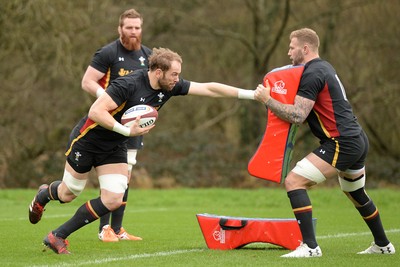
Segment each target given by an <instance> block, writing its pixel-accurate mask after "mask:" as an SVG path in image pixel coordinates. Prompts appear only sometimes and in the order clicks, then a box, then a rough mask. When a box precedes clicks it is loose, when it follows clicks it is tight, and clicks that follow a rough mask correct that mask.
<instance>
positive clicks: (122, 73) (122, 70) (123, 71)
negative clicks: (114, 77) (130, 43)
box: [118, 68, 132, 76]
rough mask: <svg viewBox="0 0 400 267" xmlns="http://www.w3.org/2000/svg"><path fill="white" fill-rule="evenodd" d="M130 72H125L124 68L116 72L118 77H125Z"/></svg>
mask: <svg viewBox="0 0 400 267" xmlns="http://www.w3.org/2000/svg"><path fill="white" fill-rule="evenodd" d="M131 72H132V70H126V69H124V68H120V69H119V71H118V75H119V76H125V75H128V74H129V73H131Z"/></svg>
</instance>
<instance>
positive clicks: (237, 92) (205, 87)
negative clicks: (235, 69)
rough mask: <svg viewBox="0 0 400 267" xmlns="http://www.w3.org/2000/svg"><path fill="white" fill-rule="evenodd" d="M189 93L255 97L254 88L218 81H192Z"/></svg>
mask: <svg viewBox="0 0 400 267" xmlns="http://www.w3.org/2000/svg"><path fill="white" fill-rule="evenodd" d="M189 95H199V96H209V97H231V98H242V99H254V90H246V89H241V88H237V87H234V86H230V85H226V84H223V83H216V82H210V83H197V82H190V87H189Z"/></svg>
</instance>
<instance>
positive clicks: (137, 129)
mask: <svg viewBox="0 0 400 267" xmlns="http://www.w3.org/2000/svg"><path fill="white" fill-rule="evenodd" d="M154 126H156V125H155V124H151V125H149V126H145V127H141V126H140V116H138V117H136V119H135V120H134V121H133V123H132V124H131V125H130V126H129V128H130V129H131V132H130V136H138V135H144V134H147V133H148V132H149V131H150V130H151V129H153V128H154Z"/></svg>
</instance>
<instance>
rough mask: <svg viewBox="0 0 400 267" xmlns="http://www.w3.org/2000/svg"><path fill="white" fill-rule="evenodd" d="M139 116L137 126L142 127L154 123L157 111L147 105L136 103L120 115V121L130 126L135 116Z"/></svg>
mask: <svg viewBox="0 0 400 267" xmlns="http://www.w3.org/2000/svg"><path fill="white" fill-rule="evenodd" d="M138 116H140V122H139V126H140V127H142V128H144V127H146V126H150V125H152V124H154V123H155V122H156V120H157V118H158V112H157V110H156V109H155V108H153V107H152V106H149V105H136V106H133V107H131V108H129V109H127V110H126V111H125V112H124V114H123V115H122V117H121V123H122V124H123V125H125V126H128V127H129V126H131V125H132V124H133V122H134V121H135V120H136V118H137V117H138Z"/></svg>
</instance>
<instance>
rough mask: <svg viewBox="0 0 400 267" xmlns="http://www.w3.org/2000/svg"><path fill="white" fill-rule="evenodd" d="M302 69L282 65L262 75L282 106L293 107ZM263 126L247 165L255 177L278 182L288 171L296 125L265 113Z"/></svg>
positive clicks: (282, 179)
mask: <svg viewBox="0 0 400 267" xmlns="http://www.w3.org/2000/svg"><path fill="white" fill-rule="evenodd" d="M303 70H304V66H303V65H300V66H292V65H290V66H284V67H281V68H277V69H274V70H272V71H271V72H269V73H267V75H265V77H264V80H263V84H264V86H265V85H266V80H267V79H268V82H269V84H270V86H271V97H272V98H273V99H276V100H278V101H279V102H281V103H284V104H293V103H294V98H295V96H296V94H297V90H298V87H299V83H300V78H301V75H302V74H303ZM267 116H268V121H267V127H266V129H265V133H264V136H263V139H262V141H261V143H260V144H259V146H258V148H257V151H256V152H255V154H254V155H253V157H252V158H251V159H250V161H249V164H248V166H247V169H248V172H249V173H250V174H251V175H252V176H255V177H257V178H262V179H266V180H269V181H272V182H275V183H282V182H283V181H284V179H285V178H286V175H287V173H288V171H289V167H290V166H289V164H290V160H291V158H292V149H293V146H294V142H295V135H296V132H297V128H298V127H297V125H294V124H291V123H289V122H286V121H284V120H281V119H280V118H278V117H277V116H276V115H275V114H274V113H272V112H271V111H270V110H268V115H267Z"/></svg>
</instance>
